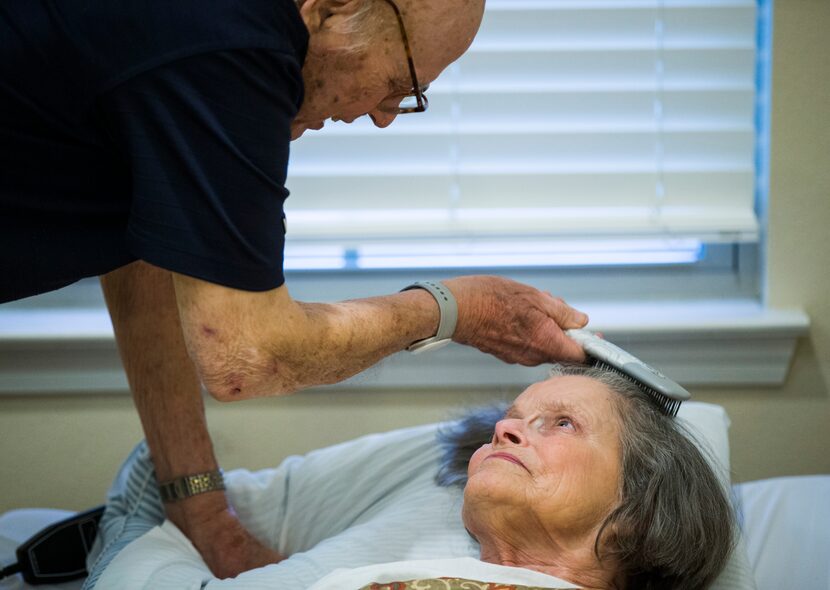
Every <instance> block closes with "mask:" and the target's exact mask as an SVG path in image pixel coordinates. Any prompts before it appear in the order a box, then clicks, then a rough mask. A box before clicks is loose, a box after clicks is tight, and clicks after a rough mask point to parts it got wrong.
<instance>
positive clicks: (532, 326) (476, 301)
mask: <svg viewBox="0 0 830 590" xmlns="http://www.w3.org/2000/svg"><path fill="white" fill-rule="evenodd" d="M443 283H444V284H445V285H447V287H449V289H450V291H452V293H453V295H454V296H455V298H456V300H457V301H458V325H457V327H456V329H455V335H454V336H453V340H455V341H456V342H459V343H461V344H467V345H469V346H474V347H476V348H478V349H479V350H481V351H482V352H486V353H489V354H492V355H493V356H495V357H497V358H499V359H501V360H503V361H505V362H507V363H518V364H521V365H528V366H533V365H538V364H541V363H546V362H552V361H576V362H582V361H584V360H585V353H584V352H583V351H582V347H581V346H580V345H579V344H577V343H576V342H574V341H573V340H571V339H570V338H568V337H567V336H566V335H565V334H564V333H563V330H568V329H571V328H582V327H583V326H585V324H587V323H588V316H586V315H585V314H584V313H582V312H580V311H577V310H576V309H574V308H572V307H571V306H569V305H568V304H566V303H565V302H564V301H562V299H559V298H558V297H553V296H552V295H551V294H550V293H544V292H542V291H539V290H537V289H534V288H533V287H530V286H528V285H524V284H522V283H517V282H516V281H511V280H509V279H504V278H501V277H494V276H468V277H459V278H457V279H448V280H445V281H443Z"/></svg>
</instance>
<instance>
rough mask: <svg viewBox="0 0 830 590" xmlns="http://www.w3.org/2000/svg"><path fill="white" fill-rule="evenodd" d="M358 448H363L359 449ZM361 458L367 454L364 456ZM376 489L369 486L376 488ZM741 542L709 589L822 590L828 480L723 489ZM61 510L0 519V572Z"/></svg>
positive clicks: (687, 409)
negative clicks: (726, 572)
mask: <svg viewBox="0 0 830 590" xmlns="http://www.w3.org/2000/svg"><path fill="white" fill-rule="evenodd" d="M680 415H681V416H682V417H683V418H684V419H685V420H687V421H688V422H689V424H690V425H691V426H692V428H693V430H694V432H695V433H696V434H697V435H698V436H699V437H700V438H702V439H704V440H705V441H706V444H707V446H708V448H710V449H711V451H712V454H713V455H715V456H716V457H717V460H718V461H719V462H720V463H721V464H722V466H723V473H724V474H728V460H729V459H728V458H729V446H728V434H727V433H728V426H729V419H728V417H727V416H726V413H725V411H724V410H723V409H722V408H720V407H719V406H714V405H712V404H703V403H694V402H691V403H687V404H684V407H683V408H682V409H681V414H680ZM406 432H407V431H405V430H402V431H392V432H388V433H383V434H380V435H375V436H374V437H373V438H372V439H371V441H370V442H371V444H370V445H369V446H367V444H366V443H361V442H360V439H358V441H355V442H353V443H345V444H344V445H339V446H338V447H336V448H333V450H330V451H328V452H327V453H324V454H322V455H319V456H318V457H323V458H325V460H326V461H328V460H331V461H339V460H340V458H341V455H349V456H351V457H355V456H356V455H357V456H359V455H360V453H361V452H362V451H361V449H362V448H367V449H368V448H370V447H371V449H373V450H371V452H372V453H375V452H377V449H378V448H395V447H396V446H400V445H402V444H407V443H406V442H405V441H406V440H407V434H406ZM361 445H363V446H361ZM367 452H368V451H367ZM377 483H378V482H376V481H375V482H374V485H377ZM731 490H732V492H733V493H732V496H733V502H734V504H735V508H736V513H737V516H738V521H739V524H740V527H741V530H742V532H743V539H742V541H741V543H739V545H738V546H737V547H736V550H735V554H734V555H733V556H732V558H731V560H730V564H729V565H728V566H727V569H729V576H727V578H726V579H724V580H719V581H718V582H716V587H717V588H734V589H737V590H744V589H746V590H752V589H753V588H757V589H758V590H781V589H784V588H799V589H810V590H830V475H815V476H804V477H783V478H776V479H767V480H762V481H754V482H747V483H741V484H736V485H732V486H731ZM69 514H71V513H69V512H67V511H63V510H54V509H44V508H27V509H20V510H13V511H10V512H7V513H6V514H3V515H2V516H0V565H7V564H9V563H11V562H13V561H14V551H15V549H16V547H17V546H18V545H19V544H20V543H22V542H24V541H25V540H26V539H28V538H29V537H30V536H31V535H32V534H34V533H35V532H37V531H39V530H41V529H42V528H44V527H46V526H47V525H49V524H50V523H53V522H55V521H57V520H60V519H62V518H65V517H66V516H68V515H69ZM80 586H81V581H75V582H68V583H64V584H56V585H45V586H38V587H39V588H44V589H46V590H49V589H54V590H75V589H78V588H80ZM30 587H31V586H28V585H27V584H25V582H24V581H23V579H22V578H21V577H20V576H12V577H10V578H6V579H4V580H0V590H11V589H14V590H21V589H25V588H30Z"/></svg>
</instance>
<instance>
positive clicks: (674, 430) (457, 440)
mask: <svg viewBox="0 0 830 590" xmlns="http://www.w3.org/2000/svg"><path fill="white" fill-rule="evenodd" d="M565 375H575V376H582V377H589V378H591V379H595V380H597V381H599V382H601V383H603V384H604V385H605V386H606V387H608V388H609V389H610V390H611V391H613V392H615V393H616V394H617V395H616V396H614V405H615V409H616V411H617V414H618V416H619V419H620V424H621V429H620V439H621V447H622V457H621V462H622V470H621V481H620V492H619V493H620V500H619V504H618V505H617V507H616V508H615V509H614V510H613V511H612V512H611V513H610V514H609V515H608V516H607V517H606V519H605V521H604V522H603V524H602V526H601V528H600V531H599V534H598V535H597V539H596V542H595V545H594V551H595V553H596V555H597V558H598V559H599V560H600V561H605V560H612V561H613V562H614V563H616V564H617V569H618V572H619V578H618V580H619V585H620V586H621V587H623V588H637V589H644V590H658V589H669V588H671V589H678V590H692V589H702V588H706V587H707V586H709V584H711V583H712V581H714V579H715V577H717V575H718V574H719V573H720V571H721V570H722V569H723V567H724V565H726V561H727V559H728V557H729V555H730V553H731V551H732V546H733V543H734V538H733V526H734V514H733V512H732V506H731V504H730V502H729V499H728V497H727V495H726V490H725V489H724V487H723V485H722V484H721V483H720V482H719V481H718V478H717V476H716V475H715V472H714V470H713V468H712V466H711V465H710V464H709V463H708V462H707V460H706V458H705V456H704V454H703V452H702V451H701V449H699V448H698V446H697V445H696V444H695V443H694V442H693V438H694V437H693V435H692V434H691V433H690V432H689V431H688V430H687V429H686V428H684V426H683V424H682V423H681V422H680V421H678V420H676V419H672V418H669V417H667V416H665V415H663V414H661V413H660V411H659V410H658V409H657V406H656V405H655V404H654V402H653V401H651V400H650V398H649V397H648V395H647V394H646V393H645V392H644V391H642V390H641V389H640V388H639V387H638V386H637V385H635V384H634V383H632V382H631V381H630V380H628V379H626V378H625V377H622V376H620V375H618V374H617V373H615V372H613V371H609V370H607V369H597V368H594V367H587V366H584V365H569V366H565V365H557V366H556V367H555V368H554V369H553V371H552V372H551V376H565ZM504 410H505V405H498V406H490V407H485V408H478V409H474V410H473V411H472V412H470V413H468V414H467V415H466V416H464V417H462V418H461V419H460V420H458V421H456V422H454V423H451V424H449V425H448V426H447V427H446V428H444V429H442V430H441V431H440V432H439V434H438V440H439V443H440V444H441V445H442V446H443V448H444V456H443V462H442V466H441V468H440V470H439V472H438V475H437V477H436V481H437V482H438V483H439V485H444V486H448V485H459V486H463V485H464V484H465V483H466V478H467V463H468V462H469V459H470V456H472V453H473V452H475V450H476V449H477V448H478V447H480V446H481V445H482V444H485V443H487V442H489V441H490V440H491V439H492V436H493V431H494V427H495V423H496V422H497V421H498V420H500V419H501V418H502V417H503V416H504Z"/></svg>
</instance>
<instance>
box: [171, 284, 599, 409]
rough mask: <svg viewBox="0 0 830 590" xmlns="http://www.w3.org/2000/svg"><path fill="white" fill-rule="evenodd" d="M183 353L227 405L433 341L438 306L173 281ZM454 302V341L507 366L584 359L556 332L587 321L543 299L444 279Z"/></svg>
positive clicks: (421, 296) (402, 297)
mask: <svg viewBox="0 0 830 590" xmlns="http://www.w3.org/2000/svg"><path fill="white" fill-rule="evenodd" d="M173 279H174V284H175V287H176V297H177V301H178V305H179V312H180V317H181V319H182V328H183V332H184V335H185V341H186V343H187V349H188V351H189V353H190V357H191V359H193V361H194V363H195V365H196V369H197V372H198V375H199V377H200V379H201V381H202V383H203V384H204V385H205V387H206V388H207V389H208V391H209V392H210V393H211V395H213V396H214V397H216V398H217V399H219V400H223V401H231V400H241V399H248V398H253V397H262V396H270V395H280V394H285V393H291V392H293V391H296V390H298V389H302V388H305V387H310V386H313V385H319V384H324V383H335V382H338V381H342V380H343V379H346V378H348V377H350V376H352V375H354V374H356V373H359V372H360V371H362V370H364V369H366V368H368V367H370V366H372V365H373V364H375V363H377V362H378V361H379V360H381V359H382V358H384V357H386V356H388V355H390V354H392V353H394V352H397V351H400V350H402V349H404V348H406V347H407V346H408V345H409V344H411V343H413V342H415V341H417V340H420V339H423V338H428V337H430V336H433V335H434V334H435V333H436V330H437V327H438V322H439V310H438V305H437V303H436V301H435V299H434V298H433V296H432V295H430V294H429V293H428V292H427V291H424V290H422V289H412V290H408V291H404V292H401V293H396V294H393V295H387V296H382V297H373V298H368V299H357V300H352V301H344V302H341V303H332V304H315V303H303V302H300V301H295V300H294V299H292V298H291V296H290V295H289V292H288V289H287V288H286V287H285V286H282V287H279V288H277V289H273V290H271V291H265V292H247V291H239V290H235V289H230V288H227V287H222V286H219V285H215V284H212V283H208V282H205V281H201V280H199V279H195V278H191V277H187V276H184V275H178V274H175V273H174V275H173ZM444 283H445V285H446V286H447V287H448V288H449V289H450V291H451V292H452V293H453V294H454V296H455V298H456V300H457V301H458V324H457V327H456V330H455V335H454V337H453V339H454V340H455V341H456V342H460V343H462V344H466V345H470V346H474V347H476V348H478V349H479V350H482V351H484V352H487V353H490V354H493V355H494V356H497V357H498V358H500V359H502V360H504V361H506V362H511V363H521V364H525V365H537V364H540V363H544V362H552V361H556V360H570V361H580V360H583V359H584V354H583V352H582V349H581V348H580V346H579V345H578V344H576V343H575V342H574V341H572V340H571V339H570V338H567V337H566V336H565V335H564V333H563V332H562V330H564V329H568V328H578V327H582V326H584V325H585V323H586V322H587V317H586V316H585V315H584V314H582V313H580V312H578V311H576V310H575V309H573V308H571V307H570V306H568V305H567V304H565V303H564V302H563V301H562V300H561V299H558V298H555V297H552V296H551V295H550V294H547V293H543V292H541V291H538V290H537V289H534V288H533V287H529V286H527V285H523V284H521V283H517V282H515V281H511V280H508V279H503V278H499V277H489V276H475V277H460V278H456V279H451V280H447V281H444Z"/></svg>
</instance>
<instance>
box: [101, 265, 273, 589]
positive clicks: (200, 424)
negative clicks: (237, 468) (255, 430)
mask: <svg viewBox="0 0 830 590" xmlns="http://www.w3.org/2000/svg"><path fill="white" fill-rule="evenodd" d="M101 286H102V288H103V290H104V296H105V298H106V301H107V307H108V308H109V311H110V316H111V318H112V323H113V328H114V330H115V336H116V340H117V342H118V349H119V351H120V353H121V358H122V361H123V364H124V369H125V371H126V373H127V379H128V381H129V384H130V389H131V390H132V392H133V398H134V400H135V404H136V407H137V408H138V413H139V415H140V417H141V423H142V426H143V428H144V433H145V436H146V438H147V444H148V445H149V447H150V452H151V454H152V458H153V463H154V466H155V470H156V476H157V479H158V481H160V482H164V481H167V480H172V479H175V478H178V477H182V476H186V475H193V474H196V473H202V472H206V471H212V470H215V469H217V467H218V466H217V462H216V458H215V456H214V453H213V445H212V443H211V440H210V435H209V434H208V430H207V424H206V422H205V413H204V404H203V401H202V394H201V388H200V384H199V380H198V378H197V376H196V371H195V369H194V367H193V363H192V362H191V360H190V358H189V357H188V355H187V350H186V349H185V345H184V337H183V335H182V330H181V323H180V321H179V312H178V308H177V306H176V298H175V292H174V290H173V279H172V276H171V274H170V273H169V272H168V271H165V270H162V269H159V268H156V267H153V266H150V265H148V264H145V263H143V262H136V263H133V264H130V265H128V266H125V267H123V268H120V269H118V270H116V271H113V272H111V273H109V274H107V275H105V276H102V277H101ZM165 508H166V512H167V516H168V518H170V520H172V521H173V522H174V523H175V524H176V525H177V526H178V527H179V528H180V529H181V530H182V531H183V532H184V533H185V534H186V535H187V536H188V537H189V538H190V540H191V541H192V542H193V544H194V545H195V546H196V548H197V549H198V550H199V552H200V553H201V554H202V557H203V558H204V559H205V562H206V563H207V564H208V566H209V567H210V569H211V571H213V573H214V574H215V575H217V576H218V577H221V578H226V577H232V576H235V575H237V574H239V573H241V572H243V571H247V570H249V569H252V568H255V567H259V566H263V565H266V564H268V563H275V562H277V561H279V560H280V559H281V557H280V556H279V555H278V554H277V553H276V552H274V551H272V550H270V549H268V548H267V547H265V546H263V545H262V544H261V543H259V541H257V540H256V539H255V538H253V537H252V536H251V535H250V534H249V533H248V532H247V531H246V530H245V529H244V528H243V527H242V525H241V524H240V522H239V521H238V520H237V518H236V516H235V515H234V514H233V510H232V508H231V507H230V506H229V505H228V502H227V499H226V497H225V494H224V492H220V491H214V492H207V493H203V494H199V495H196V496H193V497H191V498H188V499H185V500H181V501H179V502H176V503H171V504H166V505H165Z"/></svg>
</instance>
